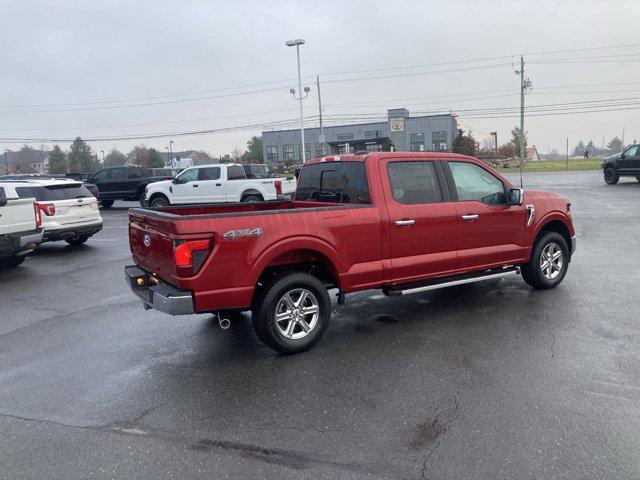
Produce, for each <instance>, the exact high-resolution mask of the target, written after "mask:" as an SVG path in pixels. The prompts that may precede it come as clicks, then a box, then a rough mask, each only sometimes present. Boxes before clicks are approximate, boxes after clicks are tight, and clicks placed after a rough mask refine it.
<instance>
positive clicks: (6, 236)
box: [0, 183, 44, 267]
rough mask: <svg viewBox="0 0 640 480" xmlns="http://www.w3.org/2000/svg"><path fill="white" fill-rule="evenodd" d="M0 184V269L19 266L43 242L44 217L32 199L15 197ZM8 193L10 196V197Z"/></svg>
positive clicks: (5, 185) (7, 187) (8, 186)
mask: <svg viewBox="0 0 640 480" xmlns="http://www.w3.org/2000/svg"><path fill="white" fill-rule="evenodd" d="M12 191H13V188H12V185H7V184H5V183H0V267H17V266H18V265H20V264H21V263H22V262H24V259H25V256H26V254H27V253H29V252H31V251H33V250H35V249H36V247H37V246H38V245H39V244H40V243H41V242H42V234H43V231H44V229H43V228H42V218H41V216H40V211H39V210H38V206H37V204H36V202H35V199H33V198H12V197H11V192H12ZM7 194H9V195H7Z"/></svg>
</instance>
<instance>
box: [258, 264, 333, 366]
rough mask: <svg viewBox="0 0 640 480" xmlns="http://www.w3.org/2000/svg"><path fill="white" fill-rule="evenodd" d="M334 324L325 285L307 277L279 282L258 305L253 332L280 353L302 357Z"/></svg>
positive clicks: (296, 275)
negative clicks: (296, 354)
mask: <svg viewBox="0 0 640 480" xmlns="http://www.w3.org/2000/svg"><path fill="white" fill-rule="evenodd" d="M330 320H331V300H330V298H329V293H328V292H327V289H326V288H325V286H324V284H323V283H322V282H321V281H320V280H319V279H317V278H316V277H314V276H313V275H309V274H308V273H302V272H293V273H288V274H285V275H283V276H281V277H279V278H277V279H276V280H275V281H274V282H273V283H271V285H270V286H269V287H267V289H266V291H265V292H264V293H263V294H262V295H261V296H260V298H259V299H258V301H257V302H256V305H255V308H254V309H253V312H252V322H253V328H254V330H255V332H256V334H257V335H258V337H259V338H260V340H262V342H263V343H264V344H265V345H267V346H268V347H270V348H272V349H274V350H277V351H278V352H281V353H299V352H304V351H305V350H308V349H309V348H311V347H312V346H313V345H315V344H316V343H317V342H318V341H319V340H320V339H321V338H322V336H323V335H324V334H325V332H326V330H327V328H328V327H329V321H330Z"/></svg>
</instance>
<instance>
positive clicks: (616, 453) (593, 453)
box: [0, 172, 640, 480]
mask: <svg viewBox="0 0 640 480" xmlns="http://www.w3.org/2000/svg"><path fill="white" fill-rule="evenodd" d="M510 177H512V176H510ZM512 179H513V178H512ZM525 188H537V189H546V190H550V191H554V192H557V193H559V194H562V195H564V196H566V197H568V198H569V199H570V201H571V202H572V205H573V206H572V211H573V217H574V222H575V225H576V231H577V237H578V250H577V253H576V255H575V257H574V260H573V262H572V264H571V266H570V269H569V272H568V274H567V277H566V279H565V281H564V283H563V284H562V285H561V286H560V287H559V288H557V289H555V290H552V291H544V292H541V291H535V290H532V289H531V288H530V287H528V286H527V285H526V284H525V283H524V282H523V281H522V280H521V278H520V277H514V278H508V279H503V280H499V281H494V282H492V283H484V284H483V283H480V284H476V285H472V286H468V285H467V286H461V287H455V288H450V289H446V290H441V291H434V292H425V293H421V294H416V295H412V296H407V297H400V298H387V297H384V296H382V295H381V294H380V292H378V291H367V292H361V293H358V294H354V295H349V296H347V304H346V305H344V306H338V305H334V308H335V309H334V316H333V320H332V325H331V326H330V328H329V331H328V333H327V335H326V336H325V337H324V339H323V340H322V341H321V342H320V343H319V344H318V345H317V346H316V347H315V348H314V349H312V350H311V351H309V352H306V353H304V354H300V355H295V356H281V355H278V354H276V353H274V352H273V351H271V350H269V349H267V348H266V347H264V346H263V345H262V344H261V343H260V342H259V341H258V339H257V337H256V336H255V335H254V334H253V331H252V329H251V324H250V319H249V317H248V316H239V317H238V318H234V319H233V322H232V325H231V328H230V329H228V330H226V331H223V330H221V329H220V328H219V327H218V323H217V320H216V319H214V318H213V316H211V315H194V316H187V317H170V316H166V315H164V314H161V313H158V312H154V311H148V312H145V311H143V309H142V307H141V305H140V303H139V302H138V301H137V300H136V299H135V297H133V295H132V294H131V293H130V292H129V291H128V289H127V287H126V285H125V283H124V278H123V271H122V267H123V266H124V265H126V264H128V263H130V256H129V248H128V243H127V228H126V227H127V214H126V205H131V206H133V204H116V206H117V207H118V206H119V208H114V209H111V210H108V211H105V212H104V219H105V228H104V230H103V231H102V232H101V233H100V234H98V235H97V236H96V237H94V238H92V239H90V240H89V242H88V243H87V244H86V245H85V246H82V247H70V246H67V245H66V244H65V243H55V244H46V245H44V246H42V247H41V248H40V250H39V251H38V252H37V254H35V255H34V256H32V257H30V258H29V259H28V260H27V261H26V262H25V263H24V264H23V266H21V267H19V268H17V269H14V270H10V271H2V272H0V478H6V479H12V480H13V479H22V478H28V479H41V478H74V479H76V478H100V479H102V478H105V479H106V478H150V479H151V478H153V479H157V478H207V479H211V478H273V479H281V478H309V479H319V478H341V479H347V478H421V477H422V478H431V479H465V478H469V479H476V478H492V479H501V478H504V479H512V478H520V479H522V478H563V479H565V478H566V479H573V478H575V479H590V478H593V479H602V478H617V479H637V478H639V477H640V454H639V452H640V326H639V323H640V315H639V314H638V313H637V311H636V310H637V309H636V304H637V299H638V285H640V248H639V247H638V246H639V245H640V242H639V239H640V211H639V209H638V205H640V184H639V183H637V182H636V181H635V180H633V181H630V180H623V181H621V183H620V184H619V185H616V186H607V185H605V184H604V182H603V181H602V178H601V174H598V173H591V172H589V173H562V174H527V175H526V176H525Z"/></svg>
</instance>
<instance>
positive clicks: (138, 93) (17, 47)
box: [0, 0, 640, 155]
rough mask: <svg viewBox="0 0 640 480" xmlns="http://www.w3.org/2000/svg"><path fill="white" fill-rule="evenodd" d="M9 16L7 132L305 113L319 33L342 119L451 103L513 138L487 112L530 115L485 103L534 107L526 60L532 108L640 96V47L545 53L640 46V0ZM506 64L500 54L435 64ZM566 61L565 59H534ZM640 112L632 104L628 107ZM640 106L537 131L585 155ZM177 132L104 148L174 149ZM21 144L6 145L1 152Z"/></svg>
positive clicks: (1, 129) (185, 140)
mask: <svg viewBox="0 0 640 480" xmlns="http://www.w3.org/2000/svg"><path fill="white" fill-rule="evenodd" d="M0 18H1V19H2V28H1V29H0V105H1V106H0V137H2V138H36V139H40V138H62V139H66V138H72V137H75V136H77V135H80V136H82V137H87V138H92V137H93V138H97V137H113V136H126V135H143V134H155V133H174V132H182V131H193V130H209V129H219V128H228V127H238V126H245V125H254V124H258V123H265V122H279V121H283V120H290V119H295V118H296V117H297V116H298V111H297V104H296V102H295V101H294V100H293V99H292V98H291V95H290V94H289V88H290V87H297V85H296V80H295V78H296V75H297V72H296V58H295V50H294V49H293V48H287V47H286V46H285V45H284V42H285V40H287V39H291V38H299V37H301V38H304V39H305V40H306V45H304V46H303V47H302V50H301V53H302V72H303V75H305V76H309V78H308V79H307V80H305V84H308V85H313V82H314V78H311V76H315V75H316V74H320V78H321V82H322V97H323V98H322V99H323V105H324V106H325V109H324V113H325V115H326V116H327V121H328V122H331V121H334V122H335V121H338V118H342V117H338V115H341V114H342V115H344V114H346V115H348V116H351V117H359V116H360V117H362V116H365V115H374V114H380V115H384V114H385V112H386V109H387V108H394V107H403V106H406V107H407V108H408V109H409V110H410V111H412V112H417V111H435V110H445V111H446V110H448V109H451V110H453V111H456V112H459V113H460V119H461V122H462V125H463V126H464V127H465V128H471V129H472V131H473V133H474V134H475V135H476V137H477V138H478V139H479V140H481V139H482V136H483V135H485V134H487V133H488V132H490V131H493V130H496V131H497V132H498V136H499V140H500V143H502V142H504V141H507V140H508V138H509V136H510V134H509V132H510V130H511V128H513V126H514V125H516V124H517V122H518V118H476V117H481V116H498V117H505V116H506V115H516V114H517V112H515V113H511V112H509V111H508V110H499V111H496V110H494V111H493V112H487V111H485V112H482V114H481V113H480V112H478V111H473V110H474V109H487V108H489V109H496V108H504V107H518V106H519V96H518V91H519V80H518V77H517V76H516V75H515V74H514V68H512V65H511V64H512V62H516V63H517V62H518V61H519V57H518V56H519V54H520V53H524V54H525V61H526V62H527V65H526V71H527V75H526V76H528V77H529V78H530V79H531V81H532V83H533V91H532V93H531V94H530V95H528V97H527V103H528V104H529V105H547V104H558V103H572V102H592V101H594V100H610V99H618V98H619V99H628V98H633V97H638V98H640V64H639V62H638V60H639V59H640V46H639V47H630V48H613V49H604V50H583V51H576V52H568V53H560V54H547V55H533V54H534V53H537V52H547V51H558V50H573V49H587V48H594V47H603V46H612V45H629V44H634V43H638V44H640V39H639V37H638V35H637V32H638V31H639V27H638V19H639V18H640V2H639V1H637V0H635V1H620V0H616V1H615V2H614V1H608V2H606V1H587V0H581V1H578V0H576V1H560V0H554V1H544V0H537V1H535V2H533V1H516V0H510V1H471V0H469V1H453V0H449V1H439V2H435V1H426V0H425V1H415V2H413V1H399V0H394V1H374V0H369V1H345V0H342V1H338V2H322V1H313V2H302V1H296V2H277V1H265V0H260V1H242V0H236V1H211V0H210V1H188V0H181V1H159V0H148V1H143V0H136V1H130V0H129V1H114V0H109V1H106V0H105V1H97V0H92V1H88V0H85V1H64V0H59V1H55V2H52V1H50V0H41V1H32V0H15V1H13V0H0ZM613 55H616V56H615V57H613ZM511 56H513V57H512V58H511ZM493 57H500V58H495V59H493V60H482V61H480V62H473V63H452V64H449V65H441V66H428V65H433V64H439V63H445V62H457V61H466V60H478V59H487V58H493ZM585 57H589V58H585ZM604 57H606V58H604ZM551 59H563V60H562V61H558V62H554V63H546V64H541V63H533V62H534V61H540V60H551ZM567 59H569V60H571V63H570V62H567V61H566V60H567ZM602 60H606V61H602ZM621 60H623V61H621ZM529 62H531V63H529ZM421 65H422V66H421ZM424 65H427V66H424ZM516 66H517V65H516ZM478 67H482V68H478ZM363 70H364V71H366V72H362V73H340V72H354V71H356V72H357V71H363ZM443 71H444V72H443ZM437 72H440V73H437ZM400 74H401V75H400ZM380 77H386V78H380ZM272 82H273V83H272ZM251 85H253V86H251ZM247 92H253V93H247ZM203 97H204V98H203ZM211 97H216V98H211ZM177 100H180V101H177ZM184 100H188V101H184ZM168 102H170V103H168ZM150 103H153V105H149V104H150ZM141 104H142V105H141ZM578 105H579V106H580V107H584V106H585V105H589V104H578ZM594 105H597V104H594ZM636 105H638V102H637V101H636V100H622V102H621V106H617V107H614V108H623V107H624V108H628V107H635V106H636ZM304 106H305V115H310V116H311V115H317V109H318V107H317V96H316V90H315V88H314V89H312V90H311V94H310V96H309V98H308V99H307V100H305V102H304ZM114 107H115V108H114ZM607 108H611V107H604V108H602V109H607ZM635 108H637V107H635ZM594 109H595V108H594ZM496 112H497V113H496ZM638 113H639V112H638V111H637V110H620V111H615V112H593V113H581V114H578V115H554V116H536V117H533V116H532V117H528V118H527V125H526V130H527V131H528V134H529V143H530V144H535V145H537V146H538V148H539V150H540V151H541V152H543V153H546V152H547V151H548V150H549V149H550V148H556V149H558V150H560V151H561V152H564V145H565V138H566V137H569V143H570V145H571V147H572V148H573V146H574V145H575V143H576V142H577V141H578V140H580V139H582V140H584V141H585V142H586V141H588V140H593V141H594V143H596V145H601V144H602V139H603V137H604V138H605V139H607V141H608V139H610V138H611V137H613V136H614V135H618V136H621V135H622V130H623V127H624V128H625V129H626V135H625V141H631V140H633V139H634V138H639V139H640V115H638ZM332 115H333V117H332ZM259 132H260V129H259V128H257V129H254V130H244V131H235V132H225V133H215V134H207V135H200V136H183V137H178V136H174V137H171V138H173V139H174V142H175V143H174V147H173V148H174V151H175V150H182V149H188V148H193V149H204V150H206V151H208V152H210V153H211V154H212V155H219V154H224V153H229V152H230V151H231V149H233V148H234V147H236V146H237V147H244V145H245V143H246V141H247V139H248V138H249V137H250V136H251V135H254V134H259ZM168 141H169V138H160V139H146V140H126V141H122V140H119V141H96V142H92V146H93V147H94V148H95V150H96V151H97V152H99V151H100V150H105V151H109V150H110V149H111V148H114V147H115V148H118V149H120V150H123V151H128V150H129V149H130V148H131V147H133V146H134V145H139V144H144V145H147V146H153V147H156V148H158V149H159V150H161V151H165V147H166V145H168ZM40 143H41V142H37V143H35V144H34V146H35V147H37V146H39V144H40ZM20 146H21V144H20V143H8V142H2V141H0V148H2V150H4V148H9V149H12V150H16V149H19V148H20ZM64 147H65V148H66V147H67V145H64Z"/></svg>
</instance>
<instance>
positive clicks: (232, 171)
mask: <svg viewBox="0 0 640 480" xmlns="http://www.w3.org/2000/svg"><path fill="white" fill-rule="evenodd" d="M246 178H247V175H246V174H245V173H244V168H242V167H241V166H240V165H229V166H228V167H227V180H245V179H246Z"/></svg>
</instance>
